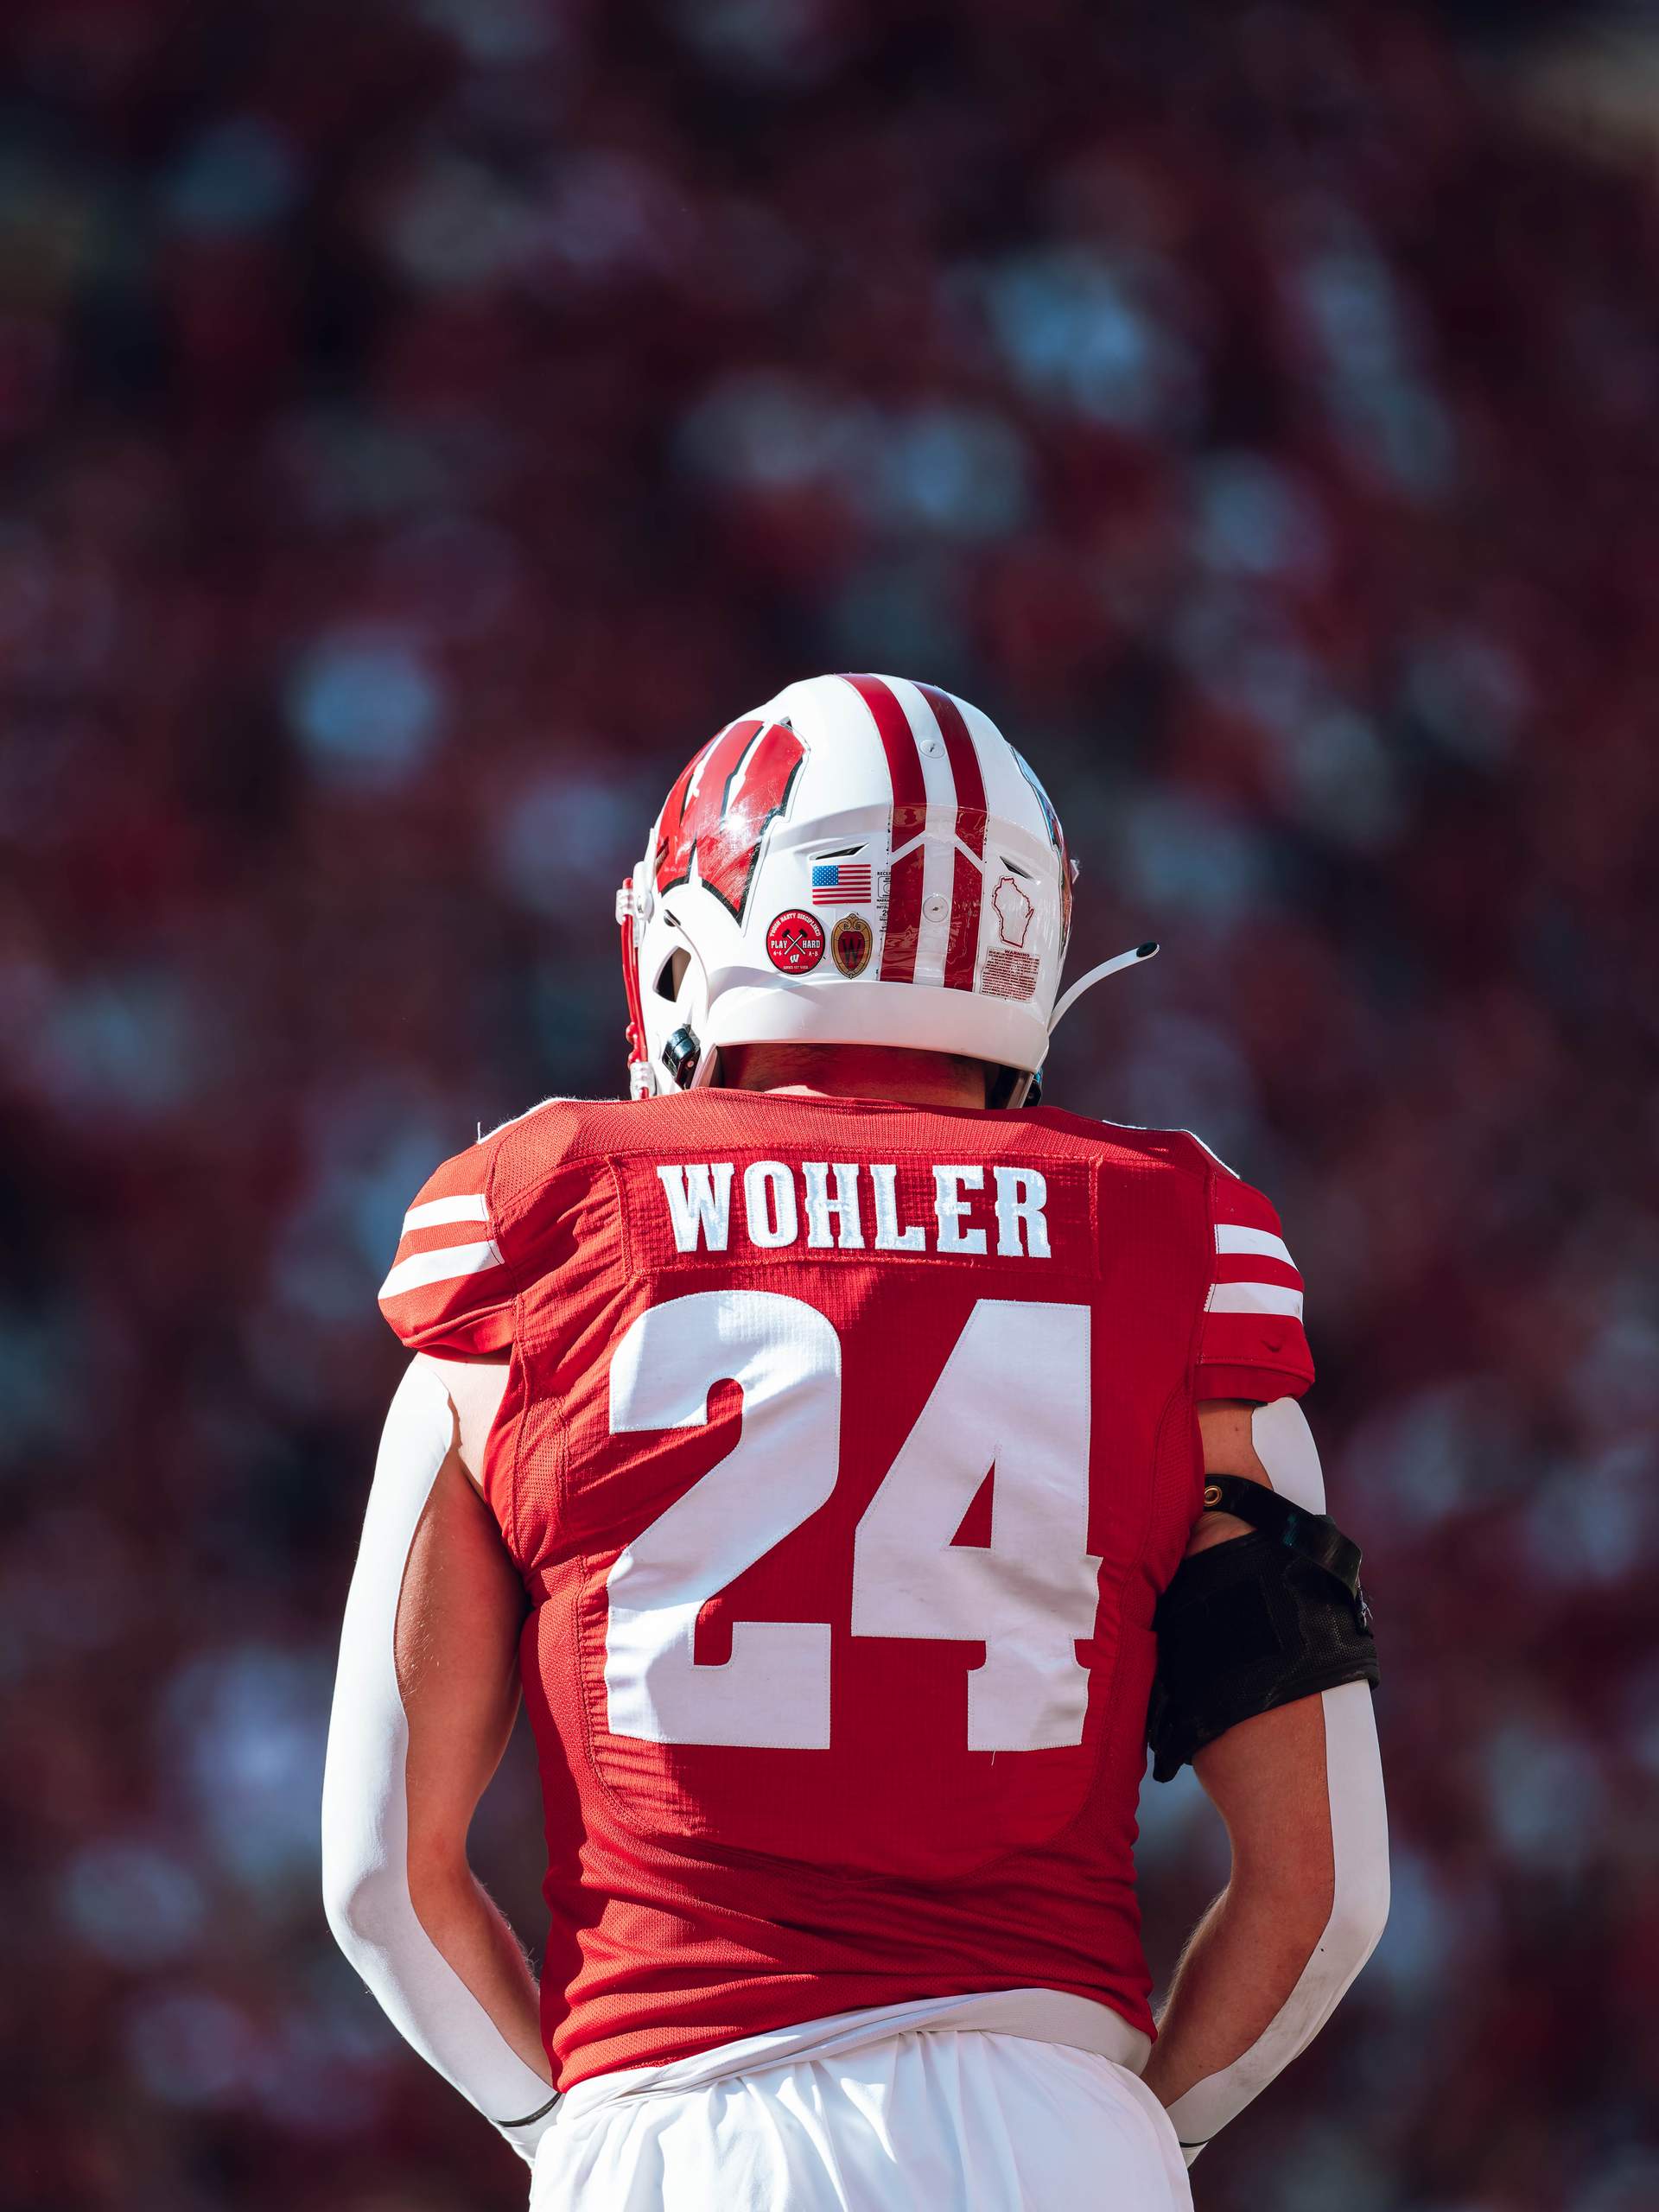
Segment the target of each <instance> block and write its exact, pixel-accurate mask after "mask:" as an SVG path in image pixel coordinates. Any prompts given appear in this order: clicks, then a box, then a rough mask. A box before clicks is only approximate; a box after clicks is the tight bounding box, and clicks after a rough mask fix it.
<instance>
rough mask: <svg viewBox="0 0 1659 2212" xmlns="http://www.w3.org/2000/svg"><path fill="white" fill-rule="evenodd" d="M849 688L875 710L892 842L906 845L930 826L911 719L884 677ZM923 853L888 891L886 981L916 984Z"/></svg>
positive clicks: (903, 865) (898, 870)
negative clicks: (889, 788)
mask: <svg viewBox="0 0 1659 2212" xmlns="http://www.w3.org/2000/svg"><path fill="white" fill-rule="evenodd" d="M842 680H843V682H845V683H850V684H851V685H852V687H853V689H854V690H855V691H856V692H857V694H858V696H859V697H860V698H861V700H862V701H863V702H864V704H865V705H866V706H867V707H868V709H869V710H870V719H871V721H873V722H874V724H875V728H876V734H877V735H878V736H879V737H880V740H881V750H882V751H883V752H884V753H886V754H887V777H888V780H889V782H890V783H891V785H892V786H893V830H892V837H893V844H894V845H895V846H898V845H902V844H903V843H905V842H906V840H907V839H908V838H911V837H918V836H920V835H921V832H922V831H923V830H924V829H925V828H926V826H927V785H926V782H925V779H924V778H923V775H922V756H921V753H919V752H918V749H917V745H916V737H915V733H914V732H913V731H912V728H911V727H910V717H909V715H907V714H906V712H905V710H904V708H903V706H902V705H901V704H900V703H899V698H898V696H897V695H896V694H895V693H894V692H893V690H890V689H889V688H888V686H887V684H885V683H883V682H882V681H881V678H880V677H879V676H849V677H844V678H843V679H842ZM923 865H924V862H923V855H922V848H921V846H920V845H919V844H918V846H917V847H916V848H915V849H914V851H912V852H909V853H906V855H905V856H904V858H903V859H902V860H898V861H894V862H893V868H892V873H891V876H890V879H889V881H888V885H887V934H886V936H885V938H883V939H882V944H881V970H880V974H881V981H882V982H884V983H912V982H915V980H916V939H917V935H918V931H920V929H921V925H922V869H923Z"/></svg>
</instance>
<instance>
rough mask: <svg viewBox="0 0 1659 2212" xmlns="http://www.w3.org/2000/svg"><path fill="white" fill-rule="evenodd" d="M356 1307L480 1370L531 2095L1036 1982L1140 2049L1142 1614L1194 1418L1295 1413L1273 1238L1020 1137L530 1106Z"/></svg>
mask: <svg viewBox="0 0 1659 2212" xmlns="http://www.w3.org/2000/svg"><path fill="white" fill-rule="evenodd" d="M382 1303H383V1305H384V1307H385V1313H386V1314H387V1317H388V1318H389V1319H390V1320H391V1324H392V1326H393V1327H394V1328H395V1329H396V1330H397V1333H398V1335H399V1336H400V1337H401V1338H403V1339H404V1343H405V1344H410V1346H412V1347H416V1348H418V1349H423V1350H427V1351H435V1352H442V1353H445V1354H448V1355H450V1356H460V1357H473V1358H484V1359H490V1358H500V1357H510V1358H511V1370H510V1376H509V1380H508V1383H507V1388H506V1392H505V1397H504V1400H503V1402H502V1407H501V1411H500V1414H499V1417H498V1420H497V1421H496V1424H495V1427H494V1429H493V1433H492V1435H491V1439H490V1444H489V1447H488V1451H487V1453H486V1465H485V1467H484V1470H483V1472H482V1477H481V1480H482V1484H483V1488H484V1492H485V1495H486V1498H487V1499H488V1501H489V1503H490V1506H491V1508H492V1510H493V1512H494V1514H495V1516H496V1518H497V1520H498V1522H499V1524H500V1528H501V1532H502V1535H503V1536H504V1538H505V1541H506V1543H507V1545H508V1548H510V1550H511V1552H512V1556H513V1558H514V1559H515V1560H517V1562H518V1567H519V1569H520V1571H521V1573H523V1576H524V1583H525V1586H526V1588H527V1589H528V1591H529V1592H530V1596H531V1604H532V1611H531V1617H530V1619H529V1622H528V1623H527V1625H526V1628H525V1632H524V1644H523V1649H522V1666H523V1675H524V1688H525V1694H526V1697H527V1700H528V1702H529V1707H530V1712H531V1719H532V1721H533V1723H534V1726H535V1731H536V1738H537V1745H538V1748H539V1752H540V1758H541V1767H542V1775H543V1789H544V1793H545V1802H546V1815H547V1841H548V1853H549V1870H548V1877H547V1899H548V1904H549V1907H550V1914H551V1937H550V1948H549V1952H548V1958H547V1964H546V1967H545V1969H544V1972H543V2027H544V2031H545V2033H546V2036H547V2039H548V2047H549V2050H550V2054H551V2056H552V2057H553V2060H554V2063H555V2067H556V2071H557V2074H558V2078H559V2080H560V2082H561V2084H562V2085H563V2086H564V2087H566V2088H569V2086H570V2085H571V2084H572V2083H573V2082H577V2081H581V2080H582V2079H584V2078H585V2077H586V2076H588V2075H593V2074H597V2073H602V2072H604V2071H606V2070H607V2069H612V2068H616V2067H621V2066H628V2065H644V2064H647V2063H657V2062H660V2061H663V2060H667V2059H671V2058H676V2057H682V2056H688V2055H690V2053H692V2052H695V2051H697V2050H702V2049H704V2048H706V2047H707V2046H709V2045H710V2044H717V2043H722V2042H726V2041H728V2040H730V2039H733V2038H735V2037H741V2036H747V2035H753V2034H758V2033H760V2032H761V2031H765V2030H767V2029H772V2028H778V2027H784V2026H788V2025H791V2024H794V2023H796V2022H798V2021H802V2020H807V2019H814V2018H820V2017H823V2016H824V2015H827V2014H830V2013H836V2012H847V2011H850V2010H852V2009H854V2008H855V2007H860V2006H863V2005H881V2004H889V2003H895V2002H898V2001H899V2000H901V1999H912V1998H918V1997H927V1996H936V1995H937V1996H948V1995H954V1994H959V1993H971V1992H977V1991H992V1990H999V1989H1010V1988H1023V1987H1028V1986H1046V1987H1052V1988H1055V1989H1060V1990H1065V1991H1069V1992H1071V1993H1074V1994H1076V1995H1078V1996H1082V1997H1086V1998H1090V1999H1095V2000H1096V2001H1097V2002H1099V2003H1102V2004H1105V2005H1110V2006H1112V2007H1114V2008H1115V2009H1116V2011H1117V2012H1120V2013H1121V2014H1122V2016H1123V2018H1126V2019H1127V2020H1128V2021H1129V2022H1130V2023H1131V2024H1133V2025H1135V2027H1137V2028H1140V2029H1141V2030H1143V2031H1148V2032H1149V2031H1150V2029H1151V2024H1152V2023H1151V2019H1150V2016H1149V2014H1148V2012H1147V1989H1148V1986H1149V1985H1148V1977H1147V1971H1146V1967H1145V1963H1144V1961H1143V1960H1142V1957H1141V1946H1140V1937H1139V1921H1138V1915H1137V1912H1136V1908H1135V1870H1134V1862H1133V1847H1134V1843H1135V1801H1136V1797H1137V1795H1138V1792H1139V1789H1140V1783H1141V1770H1142V1767H1143V1764H1144V1758H1145V1753H1144V1747H1143V1734H1144V1729H1145V1723H1146V1713H1147V1694H1148V1690H1149V1687H1150V1684H1151V1681H1152V1675H1153V1661H1154V1637H1153V1631H1152V1617H1153V1608H1154V1605H1155V1604H1156V1602H1157V1599H1158V1596H1159V1593H1160V1592H1161V1591H1162V1589H1163V1588H1164V1586H1165V1585H1166V1583H1167V1582H1168V1580H1169V1579H1170V1577H1171V1575H1173V1573H1174V1571H1175V1568H1176V1567H1177V1565H1178V1564H1179V1560H1180V1559H1181V1555H1182V1553H1183V1551H1184V1549H1185V1544H1186V1541H1187V1537H1188V1535H1189V1534H1190V1531H1191V1529H1192V1522H1193V1520H1194V1518H1195V1516H1196V1515H1197V1514H1198V1510H1199V1505H1200V1491H1201V1482H1200V1476H1201V1462H1200V1453H1199V1450H1198V1426H1197V1422H1196V1420H1195V1418H1194V1410H1193V1409H1194V1405H1195V1402H1196V1401H1197V1400H1198V1398H1199V1397H1203V1396H1225V1397H1253V1398H1260V1399H1270V1398H1274V1397H1277V1396H1281V1395H1287V1394H1291V1395H1294V1394H1299V1393H1300V1392H1301V1391H1302V1390H1303V1389H1306V1386H1307V1384H1308V1383H1309V1382H1310V1381H1311V1380H1312V1377H1313V1368H1312V1363H1311V1362H1310V1360H1309V1357H1308V1353H1307V1347H1306V1339H1305V1338H1304V1336H1303V1334H1302V1326H1301V1321H1300V1308H1301V1283H1300V1276H1298V1274H1296V1272H1295V1269H1294V1267H1293V1266H1292V1264H1291V1262H1290V1255H1289V1254H1288V1253H1287V1250H1286V1249H1285V1246H1284V1244H1283V1243H1282V1241H1281V1236H1280V1233H1279V1222H1278V1218H1277V1217H1276V1216H1275V1215H1274V1211H1273V1209H1272V1208H1271V1207H1270V1206H1269V1205H1268V1203H1267V1201H1266V1200H1265V1199H1264V1198H1262V1197H1261V1196H1260V1195H1259V1194H1258V1193H1257V1192H1255V1191H1253V1190H1251V1189H1250V1188H1249V1186H1248V1185H1245V1184H1243V1183H1241V1182H1240V1181H1239V1180H1238V1179H1237V1178H1236V1176H1234V1175H1232V1174H1231V1173H1230V1172H1229V1171H1228V1170H1227V1169H1226V1168H1225V1167H1224V1166H1222V1165H1221V1163H1220V1162H1219V1161H1218V1160H1216V1159H1215V1158H1214V1157H1213V1156H1212V1155H1211V1154H1210V1153H1208V1152H1207V1151H1206V1150H1205V1148H1204V1147H1203V1146H1202V1145H1200V1144H1199V1143H1198V1141H1196V1140H1195V1139H1193V1138H1192V1137H1190V1136H1188V1135H1185V1134H1184V1133H1179V1132H1172V1131H1165V1130H1147V1129H1129V1128H1113V1127H1110V1126H1109V1125H1105V1124H1103V1123H1099V1122H1088V1121H1084V1120H1082V1119H1080V1118H1078V1117H1077V1116H1073V1115H1070V1114H1064V1113H1058V1112H1054V1111H1051V1110H1049V1109H1041V1110H1039V1111H1036V1112H1032V1113H1020V1114H995V1113H988V1112H974V1111H967V1110H963V1111H957V1112H936V1111H931V1110H924V1109H919V1108H912V1107H907V1106H902V1105H889V1104H880V1103H871V1102H866V1101H855V1100H820V1099H805V1098H797V1097H787V1096H764V1095H755V1094H753V1093H748V1092H744V1091H734V1090H702V1091H697V1092H694V1093H691V1094H689V1095H685V1096H672V1097H664V1098H653V1099H648V1100H643V1101H639V1102H634V1103H609V1102H606V1103H584V1102H581V1101H576V1100H566V1099H557V1100H554V1101H552V1102H550V1103H548V1104H546V1105H543V1106H540V1107H538V1108H537V1109H536V1110H535V1111H534V1112H533V1113H531V1114H527V1115H526V1116H524V1117H523V1119H521V1120H519V1121H517V1122H509V1123H507V1125H506V1126H505V1128H500V1129H498V1130H496V1131H495V1132H494V1134H493V1135H491V1136H489V1137H486V1139H485V1140H484V1141H482V1142H481V1143H480V1144H477V1145H474V1147H471V1148H470V1149H469V1150H467V1152H464V1153H462V1154H460V1155H459V1156H458V1157H457V1158H456V1159H454V1160H450V1161H448V1163H447V1164H446V1165H445V1166H442V1168H440V1169H439V1171H438V1173H436V1174H435V1176H434V1177H433V1178H432V1179H431V1181H430V1182H429V1183H428V1184H427V1185H426V1187H425V1188H424V1189H423V1191H422V1192H421V1193H420V1195H419V1197H418V1198H417V1199H416V1204H415V1205H414V1206H413V1207H412V1208H411V1209H410V1213H409V1216H408V1218H407V1220H406V1221H405V1224H404V1238H403V1242H402V1243H401V1245H400V1246H399V1248H398V1255H397V1262H396V1264H395V1265H394V1267H393V1268H392V1270H391V1274H390V1276H389V1277H388V1278H387V1281H386V1284H385V1289H384V1290H383V1292H382Z"/></svg>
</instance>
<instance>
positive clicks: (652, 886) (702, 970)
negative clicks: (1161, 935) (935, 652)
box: [617, 676, 1154, 1105]
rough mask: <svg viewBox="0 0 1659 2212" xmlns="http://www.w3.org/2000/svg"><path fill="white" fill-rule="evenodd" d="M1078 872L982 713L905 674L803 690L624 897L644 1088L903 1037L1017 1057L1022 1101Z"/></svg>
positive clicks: (711, 784)
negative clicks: (803, 1050) (727, 1054)
mask: <svg viewBox="0 0 1659 2212" xmlns="http://www.w3.org/2000/svg"><path fill="white" fill-rule="evenodd" d="M1072 875H1073V868H1072V864H1071V860H1070V857H1069V855H1067V852H1066V849H1065V836H1064V834H1063V832H1062V831H1061V829H1060V824H1059V819H1058V816H1057V815H1056V814H1055V811H1054V809H1053V808H1052V805H1051V804H1049V801H1048V798H1047V795H1046V792H1045V791H1044V790H1043V787H1042V785H1040V784H1039V782H1038V780H1037V779H1036V777H1035V776H1034V775H1033V773H1032V772H1031V770H1030V769H1029V768H1028V767H1027V765H1026V763H1025V762H1024V761H1023V760H1021V759H1020V755H1019V753H1016V752H1015V751H1014V747H1013V746H1011V745H1010V744H1009V743H1008V741H1007V739H1006V738H1005V737H1004V736H1003V735H1002V734H1001V731H1000V730H999V729H998V728H996V726H995V723H994V722H993V721H990V719H989V717H988V716H987V715H982V713H981V712H980V710H979V709H978V708H977V707H972V706H969V703H968V702H967V701H966V700H964V699H957V698H955V697H953V696H952V695H951V694H950V692H948V691H942V690H938V689H937V688H936V687H935V686H934V685H932V684H930V683H911V682H909V681H908V680H907V679H906V678H905V677H893V676H815V677H810V678H808V679H807V680H806V681H805V682H804V683H791V684H790V685H788V686H787V688H786V689H785V690H782V691H780V692H779V694H778V696H777V697H776V698H774V699H769V700H768V701H767V702H766V704H765V706H763V707H757V708H756V709H754V710H753V713H751V714H748V715H743V716H741V718H740V719H739V720H738V721H734V722H731V723H729V724H728V726H727V728H724V729H723V730H721V732H720V733H719V734H718V735H717V736H715V737H714V738H712V739H711V740H710V741H709V743H708V744H707V745H705V746H704V747H703V748H702V752H701V753H698V754H697V756H696V759H695V760H693V761H692V762H691V764H690V766H689V767H688V768H687V769H686V770H685V771H684V772H683V774H682V775H681V777H680V778H679V779H678V781H677V783H676V784H675V785H674V788H673V790H672V791H671V792H670V793H669V795H668V800H667V804H665V805H664V808H663V810H662V812H661V814H660V815H659V816H658V818H657V822H656V825H655V827H654V829H653V830H652V840H651V844H650V846H649V848H648V849H647V850H646V853H645V858H644V859H643V860H642V861H640V862H639V865H638V867H636V868H635V869H634V871H633V874H632V876H631V877H630V878H629V879H628V880H627V882H626V883H625V884H624V885H623V887H622V889H621V891H620V893H619V894H618V897H617V918H618V920H619V921H620V923H621V925H622V965H623V972H624V976H625V978H626V983H627V990H628V1012H629V1024H630V1026H629V1043H630V1048H631V1056H630V1062H629V1074H630V1081H631V1086H632V1091H633V1095H634V1096H636V1097H648V1096H651V1095H652V1093H653V1092H655V1091H658V1090H671V1089H675V1088H680V1089H690V1088H692V1087H694V1086H696V1085H698V1084H705V1083H708V1082H709V1081H711V1080H712V1079H713V1077H714V1074H715V1060H716V1055H717V1054H718V1052H719V1051H720V1048H721V1046H723V1045H753V1044H763V1043H767V1044H777V1043H789V1044H820V1045H821V1044H835V1045H847V1044H862V1045H899V1046H907V1047H909V1048H910V1049H912V1050H913V1051H918V1052H953V1053H962V1054H964V1055H966V1056H968V1057H969V1058H974V1059H979V1060H985V1061H988V1062H989V1063H991V1064H992V1065H995V1066H997V1067H1000V1068H1003V1069H1006V1070H1007V1071H1010V1077H1009V1080H1008V1081H1007V1083H1005V1084H1004V1085H1003V1086H1002V1092H1003V1097H1002V1099H1001V1100H1000V1101H999V1103H1008V1104H1014V1105H1017V1104H1019V1103H1020V1101H1021V1100H1022V1099H1023V1098H1024V1097H1025V1096H1026V1095H1027V1090H1028V1089H1029V1087H1030V1083H1031V1078H1032V1077H1033V1074H1034V1073H1035V1072H1036V1071H1038V1070H1039V1069H1040V1067H1041V1066H1042V1063H1043V1058H1044V1055H1045V1053H1046V1051H1047V1048H1048V1038H1049V1032H1050V1028H1051V1027H1052V1020H1053V1019H1054V1018H1055V1017H1054V1001H1055V995H1056V993H1057V992H1058V988H1059V981H1060V969H1061V964H1062V963H1063V962H1064V960H1065V949H1066V940H1067V938H1068V937H1069V935H1070V931H1071V881H1072ZM1144 950H1147V951H1149V950H1154V948H1153V947H1150V946H1148V947H1147V948H1144ZM1126 957H1127V958H1134V957H1138V956H1135V955H1129V956H1126ZM1113 964H1116V963H1113ZM1085 980H1092V978H1089V979H1085ZM1075 995H1076V990H1075V988H1074V990H1073V991H1072V992H1071V993H1069V994H1068V995H1067V1001H1066V1003H1068V1004H1069V1003H1070V1001H1071V998H1072V997H1074V996H1075ZM1062 1010H1064V1009H1062Z"/></svg>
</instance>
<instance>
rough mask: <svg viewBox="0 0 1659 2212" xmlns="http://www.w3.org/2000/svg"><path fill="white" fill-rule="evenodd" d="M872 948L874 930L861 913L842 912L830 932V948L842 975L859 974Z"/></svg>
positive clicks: (873, 947) (866, 962)
mask: <svg viewBox="0 0 1659 2212" xmlns="http://www.w3.org/2000/svg"><path fill="white" fill-rule="evenodd" d="M829 950H830V952H831V954H832V955H833V956H834V958H835V963H836V967H837V968H839V969H840V970H841V972H842V975H843V976H861V975H862V974H863V973H864V970H865V969H867V968H868V966H869V964H870V955H871V953H872V952H874V950H875V935H874V931H872V929H871V927H870V925H869V924H868V922H867V921H866V920H865V918H864V917H863V915H862V914H843V915H842V918H841V919H840V921H838V922H837V923H836V926H835V927H834V929H833V930H831V931H830V932H829Z"/></svg>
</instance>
